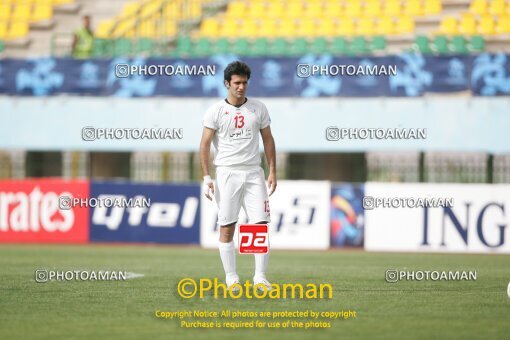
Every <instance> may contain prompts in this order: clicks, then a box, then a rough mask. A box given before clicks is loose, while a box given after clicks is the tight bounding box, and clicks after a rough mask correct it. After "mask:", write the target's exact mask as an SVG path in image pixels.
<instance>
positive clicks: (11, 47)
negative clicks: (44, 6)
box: [1, 0, 128, 58]
mask: <svg viewBox="0 0 510 340" xmlns="http://www.w3.org/2000/svg"><path fill="white" fill-rule="evenodd" d="M126 2H128V0H109V1H96V0H75V3H74V4H65V5H60V6H58V7H55V8H54V12H53V19H52V20H53V22H52V23H51V24H50V25H48V23H46V25H40V26H35V27H33V29H32V25H31V26H30V31H29V33H28V36H27V38H26V39H20V40H18V41H5V42H4V43H5V50H4V51H3V52H2V54H1V55H2V57H6V58H26V57H38V56H49V55H50V54H51V39H52V36H53V35H54V34H55V33H57V34H59V33H60V34H62V35H63V37H65V38H64V39H62V41H61V42H62V44H63V46H66V48H70V46H71V42H72V32H74V30H75V29H76V28H78V27H80V26H81V25H82V17H83V15H85V14H90V15H91V18H92V26H93V27H95V26H96V25H97V24H98V23H99V21H100V20H104V19H107V18H110V17H112V16H114V15H115V14H116V13H118V12H119V11H120V9H121V8H122V7H123V6H124V4H125V3H126Z"/></svg>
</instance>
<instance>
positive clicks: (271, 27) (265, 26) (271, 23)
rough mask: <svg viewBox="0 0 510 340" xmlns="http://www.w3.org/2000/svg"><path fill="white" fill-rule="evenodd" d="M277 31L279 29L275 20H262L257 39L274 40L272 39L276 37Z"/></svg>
mask: <svg viewBox="0 0 510 340" xmlns="http://www.w3.org/2000/svg"><path fill="white" fill-rule="evenodd" d="M276 29H277V25H276V20H275V19H266V20H262V21H261V22H260V23H259V29H258V32H257V37H267V38H272V37H274V36H276Z"/></svg>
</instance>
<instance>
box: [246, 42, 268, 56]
mask: <svg viewBox="0 0 510 340" xmlns="http://www.w3.org/2000/svg"><path fill="white" fill-rule="evenodd" d="M268 54H269V42H268V41H267V39H266V38H257V39H255V41H254V42H253V43H252V45H251V49H250V55H252V56H265V55H268Z"/></svg>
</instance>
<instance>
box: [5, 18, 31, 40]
mask: <svg viewBox="0 0 510 340" xmlns="http://www.w3.org/2000/svg"><path fill="white" fill-rule="evenodd" d="M27 35H28V22H27V21H14V22H11V27H10V28H9V31H8V32H7V39H8V40H10V39H19V38H24V37H26V36H27Z"/></svg>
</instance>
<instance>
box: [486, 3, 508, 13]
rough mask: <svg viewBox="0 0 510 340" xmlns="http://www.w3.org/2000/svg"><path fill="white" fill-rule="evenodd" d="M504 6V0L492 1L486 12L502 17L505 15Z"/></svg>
mask: <svg viewBox="0 0 510 340" xmlns="http://www.w3.org/2000/svg"><path fill="white" fill-rule="evenodd" d="M505 5H506V4H505V0H492V1H491V2H490V4H489V9H488V12H489V13H490V14H492V15H503V14H505Z"/></svg>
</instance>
